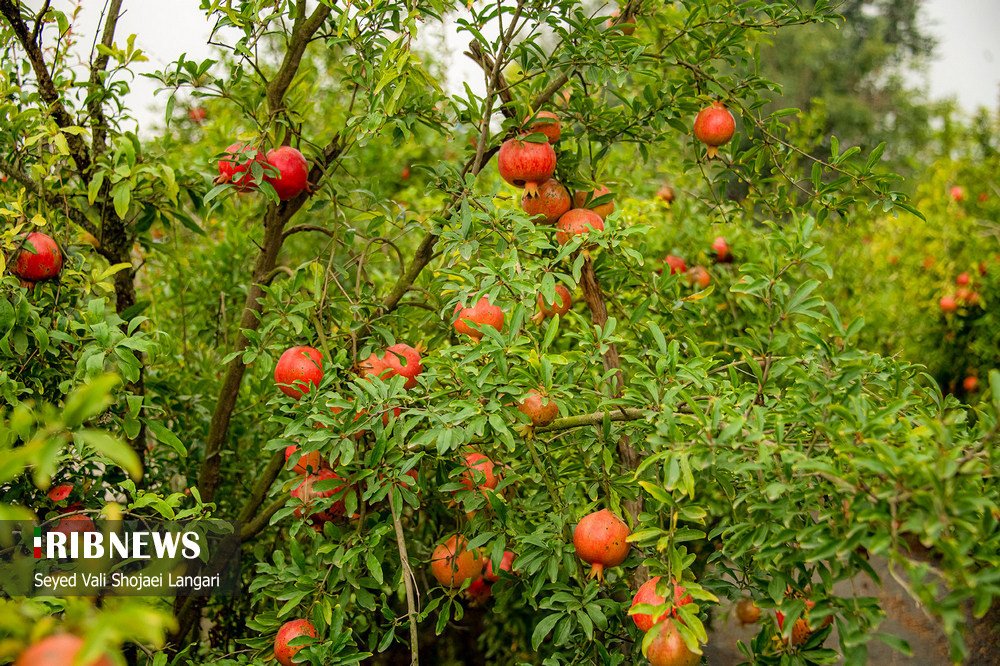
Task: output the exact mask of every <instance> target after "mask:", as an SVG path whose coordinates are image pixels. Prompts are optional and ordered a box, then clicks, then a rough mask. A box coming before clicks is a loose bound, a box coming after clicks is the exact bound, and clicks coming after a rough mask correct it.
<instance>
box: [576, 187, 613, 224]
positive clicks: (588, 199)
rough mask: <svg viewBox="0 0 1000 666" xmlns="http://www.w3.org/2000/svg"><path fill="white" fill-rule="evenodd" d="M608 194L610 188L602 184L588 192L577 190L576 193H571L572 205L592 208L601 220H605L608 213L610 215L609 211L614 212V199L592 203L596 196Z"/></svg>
mask: <svg viewBox="0 0 1000 666" xmlns="http://www.w3.org/2000/svg"><path fill="white" fill-rule="evenodd" d="M608 194H611V190H609V189H608V188H606V187H604V186H603V185H601V186H599V187H598V188H597V189H595V190H591V191H589V192H586V191H583V190H577V191H576V194H574V195H573V207H574V208H586V209H588V210H593V211H594V212H595V213H597V214H598V215H600V216H601V219H602V220H606V219H608V215H611V213H613V212H615V202H614V200H611V201H609V202H607V203H602V204H600V205H599V206H595V205H594V200H596V199H597V198H598V197H603V196H606V195H608Z"/></svg>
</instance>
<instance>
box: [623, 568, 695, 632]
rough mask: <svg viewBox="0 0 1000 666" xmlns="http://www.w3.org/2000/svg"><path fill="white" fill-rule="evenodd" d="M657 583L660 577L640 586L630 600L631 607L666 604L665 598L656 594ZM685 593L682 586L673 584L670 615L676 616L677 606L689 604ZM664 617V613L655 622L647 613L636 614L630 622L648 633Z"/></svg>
mask: <svg viewBox="0 0 1000 666" xmlns="http://www.w3.org/2000/svg"><path fill="white" fill-rule="evenodd" d="M658 582H660V576H655V577H653V578H650V579H649V580H647V581H646V582H645V583H643V584H642V585H640V586H639V589H638V590H636V592H635V597H634V598H633V599H632V606H633V607H635V606H636V605H638V604H650V605H651V606H662V605H663V604H665V603H666V602H667V599H666V597H664V596H663V595H661V594H657V593H656V584H657V583H658ZM686 591H687V590H685V589H684V587H683V586H681V585H677V584H676V583H675V584H674V610H672V611H671V612H670V615H673V616H676V615H677V610H676V608H677V607H678V606H683V605H685V604H689V603H691V601H692V600H691V595H690V594H685V592H686ZM665 617H667V613H666V612H663V613H661V614H660V615H658V616H657V617H656V619H655V620H654V619H653V616H652V615H649V614H648V613H636V614H634V615H633V616H632V620H633V621H634V622H635V626H637V627H639V628H640V629H642V630H643V631H649V630H650V629H652V628H653V625H655V624H657V623H659V622H660V621H661V620H662V619H663V618H665Z"/></svg>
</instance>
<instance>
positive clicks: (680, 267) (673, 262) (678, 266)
mask: <svg viewBox="0 0 1000 666" xmlns="http://www.w3.org/2000/svg"><path fill="white" fill-rule="evenodd" d="M663 263H665V264H666V265H667V266H669V267H670V274H671V275H678V274H681V273H684V272H686V271H687V264H686V263H684V260H683V259H681V258H680V257H676V256H674V255H672V254H668V255H667V256H666V258H665V259H664V260H663Z"/></svg>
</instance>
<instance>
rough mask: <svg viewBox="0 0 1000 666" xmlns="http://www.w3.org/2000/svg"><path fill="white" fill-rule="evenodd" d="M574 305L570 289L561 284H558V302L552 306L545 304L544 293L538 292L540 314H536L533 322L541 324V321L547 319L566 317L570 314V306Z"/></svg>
mask: <svg viewBox="0 0 1000 666" xmlns="http://www.w3.org/2000/svg"><path fill="white" fill-rule="evenodd" d="M572 305H573V298H572V297H571V296H570V294H569V289H567V288H566V287H564V286H562V285H561V284H557V285H556V300H555V301H554V302H553V303H552V304H551V305H549V304H548V303H546V302H545V297H544V296H542V292H538V312H536V313H535V315H534V316H533V317H532V318H531V320H532V321H534V322H536V323H541V321H542V320H543V319H545V318H546V317H554V316H556V315H559V316H560V317H565V316H566V313H567V312H569V308H570V306H572Z"/></svg>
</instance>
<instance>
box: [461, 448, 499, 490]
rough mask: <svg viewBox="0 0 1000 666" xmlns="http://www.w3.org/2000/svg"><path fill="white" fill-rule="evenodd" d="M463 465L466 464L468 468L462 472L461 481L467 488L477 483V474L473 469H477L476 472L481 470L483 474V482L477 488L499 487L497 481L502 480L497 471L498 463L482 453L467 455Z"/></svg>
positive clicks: (491, 488)
mask: <svg viewBox="0 0 1000 666" xmlns="http://www.w3.org/2000/svg"><path fill="white" fill-rule="evenodd" d="M462 465H464V466H465V468H466V470H465V472H463V473H462V479H461V483H462V485H463V486H465V487H466V488H472V487H473V485H476V483H475V477H476V476H477V475H476V474H475V473H474V472H473V471H472V470H476V472H480V473H482V475H483V482H482V483H480V484H478V485H476V488H478V489H480V490H482V489H483V488H489V489H490V490H493V489H495V488H496V487H497V483H499V482H500V478H499V476H497V474H496V472H495V468H496V465H494V464H493V461H492V460H490V459H489V458H487V457H486V456H484V455H483V454H482V453H478V452H476V453H470V454H468V455H466V456H465V459H464V460H463V461H462Z"/></svg>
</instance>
